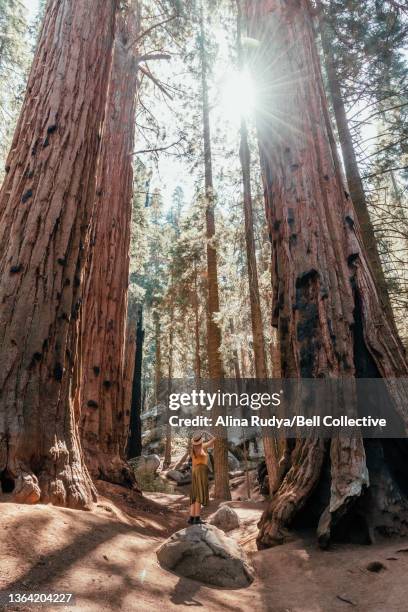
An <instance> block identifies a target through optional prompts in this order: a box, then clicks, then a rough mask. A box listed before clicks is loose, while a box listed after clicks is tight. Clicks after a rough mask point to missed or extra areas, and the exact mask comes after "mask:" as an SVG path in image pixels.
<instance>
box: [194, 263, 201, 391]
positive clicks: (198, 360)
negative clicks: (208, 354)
mask: <svg viewBox="0 0 408 612" xmlns="http://www.w3.org/2000/svg"><path fill="white" fill-rule="evenodd" d="M193 308H194V375H195V380H196V385H197V386H198V385H199V384H200V381H201V354H200V351H201V348H200V310H199V302H198V285H197V263H196V262H195V263H194V297H193Z"/></svg>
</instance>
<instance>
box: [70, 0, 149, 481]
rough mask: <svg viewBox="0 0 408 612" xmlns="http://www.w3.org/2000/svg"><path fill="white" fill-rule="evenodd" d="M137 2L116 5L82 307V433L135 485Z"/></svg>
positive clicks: (107, 468)
mask: <svg viewBox="0 0 408 612" xmlns="http://www.w3.org/2000/svg"><path fill="white" fill-rule="evenodd" d="M138 30H139V16H138V8H137V2H130V3H129V4H128V6H127V7H126V8H122V10H121V11H120V12H118V16H117V23H116V37H115V44H114V51H113V61H112V69H111V77H110V85H109V93H108V100H107V108H106V120H105V126H104V132H103V136H102V145H101V154H100V161H99V168H98V176H97V191H96V199H95V209H94V217H93V221H92V233H91V247H92V250H91V253H90V257H89V259H88V265H87V268H88V270H87V275H88V278H87V283H86V295H85V299H84V304H83V311H82V317H81V322H82V339H81V346H82V359H83V369H82V375H81V383H80V385H79V394H80V407H81V426H80V429H81V438H82V445H83V449H84V452H85V457H86V462H87V465H88V468H89V471H90V472H91V474H92V476H93V477H94V478H100V479H103V480H107V481H110V482H114V483H117V484H126V485H129V486H130V485H132V484H134V475H133V470H132V469H131V468H130V467H129V466H128V465H127V463H126V461H125V460H124V456H125V449H126V444H127V438H128V424H127V421H126V418H125V417H126V415H125V411H126V406H125V403H124V400H125V339H126V335H125V334H126V315H127V289H128V276H129V248H130V220H131V210H132V192H133V170H132V157H131V153H132V152H133V150H134V123H135V112H136V89H137V58H136V56H135V50H134V47H133V46H132V47H130V48H129V42H130V41H133V40H134V39H135V38H136V37H137V33H138Z"/></svg>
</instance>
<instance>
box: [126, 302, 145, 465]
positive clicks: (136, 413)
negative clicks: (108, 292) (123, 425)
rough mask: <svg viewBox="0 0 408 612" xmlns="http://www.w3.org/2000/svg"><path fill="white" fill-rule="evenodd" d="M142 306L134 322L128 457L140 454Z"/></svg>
mask: <svg viewBox="0 0 408 612" xmlns="http://www.w3.org/2000/svg"><path fill="white" fill-rule="evenodd" d="M143 342H144V329H143V307H142V305H140V306H139V311H138V316H137V323H136V351H135V368H134V371H133V387H132V403H131V407H130V431H129V440H128V448H127V456H128V457H129V459H132V458H133V457H140V455H141V454H142V421H141V419H140V415H141V413H142V407H143V395H142V365H143Z"/></svg>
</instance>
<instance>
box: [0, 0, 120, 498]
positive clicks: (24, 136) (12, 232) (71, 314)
mask: <svg viewBox="0 0 408 612" xmlns="http://www.w3.org/2000/svg"><path fill="white" fill-rule="evenodd" d="M116 6H117V3H116V2H114V1H107V0H75V1H74V0H50V2H49V3H48V8H47V12H46V15H45V22H44V26H43V29H42V33H41V37H40V40H39V44H38V47H37V51H36V54H35V57H34V62H33V66H32V69H31V73H30V77H29V81H28V86H27V93H26V97H25V100H24V103H23V108H22V111H21V115H20V118H19V122H18V125H17V129H16V132H15V135H14V139H13V145H12V150H11V152H10V154H9V156H8V159H7V166H6V171H7V176H6V179H5V181H4V184H3V188H2V190H1V192H0V302H1V304H2V313H1V318H0V346H1V352H0V474H1V475H2V476H0V478H5V477H7V479H8V482H9V483H10V482H12V483H13V484H14V491H13V494H14V496H13V498H14V500H15V501H18V502H26V503H35V502H37V501H39V500H41V501H43V502H51V503H54V504H57V505H63V506H69V507H74V508H83V507H86V506H87V505H88V504H89V503H90V502H91V501H92V499H94V496H95V494H94V489H93V485H92V482H91V479H90V477H89V474H88V471H87V469H86V467H85V466H84V463H83V458H82V453H81V449H80V442H79V436H78V430H77V423H76V420H75V415H74V409H73V397H74V392H75V380H74V375H73V374H74V367H76V363H77V360H78V359H79V356H78V354H77V341H78V321H77V319H78V311H79V309H80V305H81V298H82V286H83V278H82V268H83V262H84V257H85V255H86V252H85V245H86V239H87V229H88V225H89V221H90V216H91V212H92V207H93V203H94V194H95V170H96V161H97V157H98V147H99V144H98V143H99V134H100V131H101V128H102V123H103V118H104V113H105V105H106V94H107V86H108V85H107V84H108V82H109V70H110V64H111V56H112V46H113V38H114V23H115V10H116Z"/></svg>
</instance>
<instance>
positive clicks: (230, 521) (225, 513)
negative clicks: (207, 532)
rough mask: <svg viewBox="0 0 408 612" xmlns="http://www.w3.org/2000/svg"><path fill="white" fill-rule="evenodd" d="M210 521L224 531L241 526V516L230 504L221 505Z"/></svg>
mask: <svg viewBox="0 0 408 612" xmlns="http://www.w3.org/2000/svg"><path fill="white" fill-rule="evenodd" d="M210 523H211V525H215V526H216V527H219V528H220V529H222V530H223V531H231V530H232V529H236V528H237V527H239V516H238V514H237V513H236V512H235V510H233V509H232V508H230V507H229V506H227V505H225V506H220V507H219V508H218V510H217V512H215V513H214V514H213V516H212V517H211V520H210Z"/></svg>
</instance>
